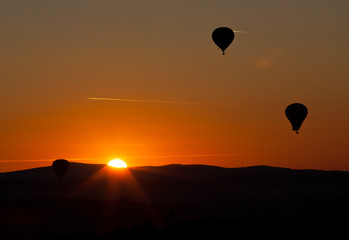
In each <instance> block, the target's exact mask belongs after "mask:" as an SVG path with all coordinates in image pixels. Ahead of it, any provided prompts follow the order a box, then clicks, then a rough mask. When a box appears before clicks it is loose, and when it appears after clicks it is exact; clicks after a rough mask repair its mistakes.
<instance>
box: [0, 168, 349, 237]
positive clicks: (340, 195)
mask: <svg viewBox="0 0 349 240" xmlns="http://www.w3.org/2000/svg"><path fill="white" fill-rule="evenodd" d="M0 202H1V205H0V206H1V207H0V211H1V212H2V216H3V217H2V220H1V221H0V223H1V225H2V226H7V227H5V229H2V231H5V232H6V231H10V230H9V229H11V227H14V226H18V224H20V225H21V226H27V225H28V224H31V226H37V227H38V228H40V226H41V227H43V226H44V229H46V230H45V231H49V232H51V233H52V234H60V233H62V232H63V233H64V234H68V235H69V234H70V233H69V232H74V231H77V233H76V234H78V235H79V234H82V232H84V233H85V234H88V232H89V231H90V230H91V229H90V228H92V229H93V231H95V232H97V233H98V234H97V235H98V236H99V237H98V238H97V239H101V235H100V234H101V232H103V231H106V234H107V235H106V236H113V234H116V233H119V234H120V231H121V230H122V229H124V230H122V231H125V229H128V230H127V231H131V232H132V233H134V231H133V230H134V229H135V228H138V227H141V228H143V230H144V229H146V231H153V230H154V228H155V229H158V230H159V229H161V231H163V232H162V233H163V234H168V232H167V231H169V230H168V228H173V227H176V228H179V229H180V230H179V232H181V231H184V230H186V229H187V228H188V227H190V228H192V231H194V232H195V231H197V230H198V229H201V227H200V226H206V227H208V226H207V225H209V226H210V227H208V228H212V229H211V230H212V231H216V230H217V229H220V231H223V232H224V230H222V229H221V228H222V227H223V226H225V227H227V225H229V226H230V227H232V226H235V228H234V229H235V231H242V230H243V229H245V230H246V231H247V232H246V234H247V233H248V230H247V229H246V228H248V226H250V227H253V228H256V229H257V228H258V229H259V231H262V230H263V231H265V232H264V233H265V234H267V233H269V231H268V230H267V229H268V226H271V225H272V226H277V228H279V229H283V230H285V231H286V230H289V228H290V229H294V228H298V229H304V228H306V229H308V230H310V229H315V228H316V229H317V228H318V227H319V226H326V228H324V229H326V232H327V230H331V231H332V230H333V229H335V230H336V232H340V231H341V229H343V226H344V225H345V224H347V223H348V220H347V219H349V204H348V202H349V173H348V172H341V171H319V170H294V169H287V168H275V167H269V166H253V167H246V168H222V167H216V166H207V165H166V166H159V167H153V166H144V167H134V168H129V169H112V168H109V167H107V166H105V165H93V164H80V163H72V165H71V168H70V170H69V172H68V173H67V175H66V176H65V178H64V179H63V180H59V179H58V177H57V176H56V175H55V174H54V172H53V171H52V169H51V168H50V167H44V168H36V169H29V170H25V171H17V172H9V173H1V174H0ZM56 218H57V219H61V220H62V219H64V224H63V225H64V226H65V229H66V230H64V231H63V230H62V229H60V228H58V227H57V226H59V225H60V224H62V223H59V221H58V220H57V221H56V220H54V219H56ZM98 219H99V220H98ZM77 223H79V224H77ZM8 224H10V228H8V227H9V225H8ZM33 224H34V225H33ZM75 225H76V226H78V230H77V229H75V228H72V226H75ZM89 229H90V230H89ZM103 229H104V230H103ZM152 229H153V230H152ZM166 229H167V230H166ZM228 229H230V228H229V227H228ZM158 230H157V233H158V234H160V232H161V231H160V230H159V231H160V232H158ZM206 230H207V229H206ZM245 230H244V231H245ZM36 231H39V230H38V229H36ZM40 231H41V230H40ZM40 231H39V232H40ZM212 231H210V232H211V233H212ZM280 231H281V230H280ZM293 231H294V230H293ZM317 231H320V230H319V229H318V230H317ZM189 232H191V231H189ZM129 233H130V232H129ZM33 234H34V235H33V236H35V234H41V232H40V233H37V232H36V233H33ZM108 234H109V235H108ZM249 234H252V233H249ZM68 235H67V236H68ZM199 235H200V234H199ZM203 235H205V234H204V232H203ZM177 237H178V239H183V236H177ZM10 239H11V238H10ZM106 239H109V238H106ZM159 239H163V235H161V234H160V235H159ZM172 239H177V238H176V237H174V238H172Z"/></svg>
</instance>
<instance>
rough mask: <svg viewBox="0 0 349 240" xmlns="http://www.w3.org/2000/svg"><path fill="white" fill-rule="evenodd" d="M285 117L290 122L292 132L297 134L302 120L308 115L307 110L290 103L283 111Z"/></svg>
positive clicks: (298, 104) (304, 107)
mask: <svg viewBox="0 0 349 240" xmlns="http://www.w3.org/2000/svg"><path fill="white" fill-rule="evenodd" d="M285 114H286V117H287V118H288V120H289V121H290V122H291V125H292V130H293V131H296V133H298V130H299V128H300V127H301V125H302V123H303V121H304V119H305V118H306V116H307V115H308V109H307V107H306V106H304V105H303V104H301V103H292V104H291V105H289V106H287V108H286V110H285Z"/></svg>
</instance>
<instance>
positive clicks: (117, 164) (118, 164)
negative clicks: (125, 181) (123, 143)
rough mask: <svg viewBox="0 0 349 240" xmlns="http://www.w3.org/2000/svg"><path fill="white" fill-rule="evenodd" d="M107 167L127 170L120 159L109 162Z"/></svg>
mask: <svg viewBox="0 0 349 240" xmlns="http://www.w3.org/2000/svg"><path fill="white" fill-rule="evenodd" d="M108 166H111V167H115V168H127V164H126V163H125V162H124V161H123V160H121V159H113V160H111V161H109V162H108Z"/></svg>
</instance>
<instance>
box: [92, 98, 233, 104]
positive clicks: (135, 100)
mask: <svg viewBox="0 0 349 240" xmlns="http://www.w3.org/2000/svg"><path fill="white" fill-rule="evenodd" d="M87 99H89V100H102V101H118V102H141V103H169V104H188V105H211V106H223V105H227V104H220V103H205V102H180V101H162V100H144V99H126V98H87Z"/></svg>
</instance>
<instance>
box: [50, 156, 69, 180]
mask: <svg viewBox="0 0 349 240" xmlns="http://www.w3.org/2000/svg"><path fill="white" fill-rule="evenodd" d="M69 165H70V164H69V162H68V161H67V160H65V159H57V160H55V161H54V162H53V163H52V168H53V170H54V171H55V172H56V174H57V175H58V177H59V178H60V179H62V178H63V177H64V175H65V174H66V173H67V172H68V169H69Z"/></svg>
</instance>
